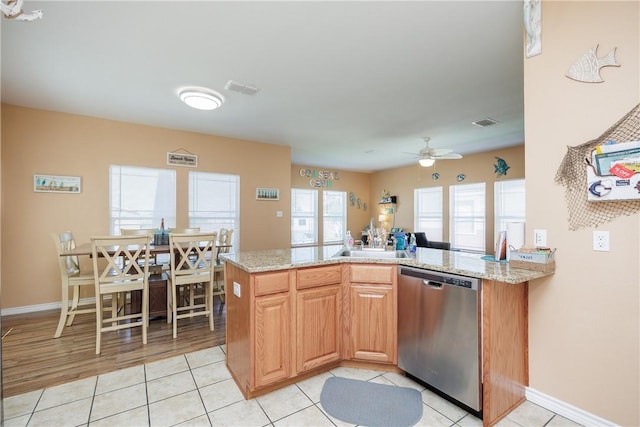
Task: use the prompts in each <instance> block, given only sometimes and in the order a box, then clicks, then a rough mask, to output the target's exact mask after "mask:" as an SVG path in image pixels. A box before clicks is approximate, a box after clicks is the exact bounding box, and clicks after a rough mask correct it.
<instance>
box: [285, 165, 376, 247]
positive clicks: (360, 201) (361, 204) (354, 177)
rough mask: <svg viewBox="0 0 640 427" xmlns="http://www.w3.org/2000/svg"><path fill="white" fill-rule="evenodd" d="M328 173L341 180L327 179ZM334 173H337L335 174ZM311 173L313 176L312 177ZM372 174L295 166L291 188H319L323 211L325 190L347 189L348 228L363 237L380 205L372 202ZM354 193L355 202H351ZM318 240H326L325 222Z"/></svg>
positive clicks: (293, 166) (356, 236)
mask: <svg viewBox="0 0 640 427" xmlns="http://www.w3.org/2000/svg"><path fill="white" fill-rule="evenodd" d="M323 172H328V173H329V175H328V176H330V177H331V176H333V177H334V178H335V177H336V176H337V179H329V180H326V179H324V178H321V177H324V176H327V175H326V174H325V173H323ZM331 174H333V175H331ZM308 175H311V176H308ZM370 176H371V175H370V174H368V173H362V172H350V171H343V170H338V169H330V168H318V167H315V166H304V165H292V166H291V188H303V189H310V188H315V189H317V190H318V199H319V200H318V210H319V212H322V190H335V191H346V192H347V230H350V231H351V233H352V235H353V237H354V238H355V239H359V238H360V232H361V231H362V230H364V227H365V226H366V225H367V224H369V219H370V218H371V217H372V216H373V215H376V218H377V205H376V206H373V209H372V206H371V205H370V204H369V179H370ZM351 193H353V197H354V198H355V202H354V203H351V197H350V195H351ZM318 228H319V229H318V239H319V241H320V242H322V223H320V224H318Z"/></svg>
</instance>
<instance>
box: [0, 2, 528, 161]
mask: <svg viewBox="0 0 640 427" xmlns="http://www.w3.org/2000/svg"><path fill="white" fill-rule="evenodd" d="M35 9H42V11H43V14H44V17H43V19H42V20H37V21H32V22H22V21H14V20H7V19H3V21H2V51H1V52H2V102H5V103H9V104H15V105H20V106H27V107H33V108H39V109H45V110H53V111H62V112H68V113H74V114H82V115H87V116H94V117H102V118H108V119H113V120H121V121H127V122H135V123H142V124H148V125H153V126H161V127H167V128H172V129H182V130H189V131H194V132H200V133H205V134H215V135H224V136H228V137H233V138H241V139H247V140H251V141H257V142H266V143H273V144H282V145H288V146H290V147H291V155H292V162H293V163H296V164H305V165H309V166H316V167H325V168H335V169H345V170H355V171H374V170H381V169H386V168H390V167H397V166H403V165H409V164H413V163H415V162H416V160H415V158H413V156H412V155H410V154H406V153H417V152H418V151H419V150H420V149H421V148H423V147H424V142H423V141H422V139H421V138H422V137H423V136H430V137H431V143H430V145H431V146H432V147H434V148H452V149H454V150H455V151H458V152H460V153H462V154H470V153H475V152H480V151H486V150H488V149H493V148H501V147H509V146H514V145H518V144H522V143H524V120H523V116H524V106H523V67H522V65H523V60H522V57H523V48H522V45H523V39H522V2H520V1H494V2H489V1H469V2H461V1H410V2H398V1H389V2H382V1H371V2H368V1H355V2H342V1H340V2H338V1H324V2H307V1H297V2H272V1H257V2H246V1H242V2H235V1H234V2H222V1H195V2H188V1H170V2H167V1H139V2H129V1H102V2H99V1H83V2H77V1H71V2H61V1H30V0H26V1H25V4H24V10H25V12H29V11H31V10H35ZM228 80H234V81H237V82H240V83H243V84H247V85H252V86H256V87H258V88H259V89H260V91H259V92H258V93H257V94H256V95H254V96H248V95H243V94H240V93H237V92H231V91H227V90H225V89H224V86H225V84H226V83H227V81H228ZM187 85H195V86H205V87H209V88H211V89H213V90H215V91H218V92H219V93H221V94H222V95H223V96H224V98H225V103H224V105H223V106H222V107H221V108H219V109H218V110H214V111H199V110H193V109H191V108H189V107H187V106H185V105H184V104H182V103H181V102H180V101H179V100H178V98H177V96H176V93H177V90H178V88H180V87H181V86H187ZM486 117H490V118H493V119H495V120H497V121H498V124H496V125H494V126H491V127H486V128H480V127H477V126H474V125H472V124H471V122H472V121H475V120H480V119H484V118H486ZM446 161H447V162H454V161H455V160H446Z"/></svg>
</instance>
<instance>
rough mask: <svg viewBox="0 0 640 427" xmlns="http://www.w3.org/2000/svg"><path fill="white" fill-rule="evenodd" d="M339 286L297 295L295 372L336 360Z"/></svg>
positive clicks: (338, 351) (338, 357)
mask: <svg viewBox="0 0 640 427" xmlns="http://www.w3.org/2000/svg"><path fill="white" fill-rule="evenodd" d="M340 296H341V295H340V286H322V287H318V288H312V289H306V290H304V291H299V292H298V295H297V306H296V310H297V322H296V333H297V335H298V336H297V339H296V344H297V346H296V347H297V365H298V366H297V372H298V373H300V372H305V371H308V370H310V369H313V368H317V367H318V366H322V365H325V364H327V363H330V362H335V361H338V360H340V341H341V338H342V337H341V336H340V333H341V332H342V328H341V325H342V323H341V322H340V312H341V306H342V304H341V298H340Z"/></svg>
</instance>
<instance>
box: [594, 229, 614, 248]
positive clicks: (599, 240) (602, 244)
mask: <svg viewBox="0 0 640 427" xmlns="http://www.w3.org/2000/svg"><path fill="white" fill-rule="evenodd" d="M593 250H594V251H602V252H609V250H610V248H609V232H608V231H602V230H594V231H593Z"/></svg>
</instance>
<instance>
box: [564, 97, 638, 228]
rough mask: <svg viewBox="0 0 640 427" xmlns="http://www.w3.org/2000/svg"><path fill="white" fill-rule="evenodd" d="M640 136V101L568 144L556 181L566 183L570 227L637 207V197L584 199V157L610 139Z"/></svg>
mask: <svg viewBox="0 0 640 427" xmlns="http://www.w3.org/2000/svg"><path fill="white" fill-rule="evenodd" d="M639 139H640V104H638V105H636V106H635V108H634V109H633V110H631V111H629V112H628V113H627V114H626V115H625V116H624V117H623V118H622V119H620V120H619V121H618V122H617V123H616V124H615V125H613V126H611V127H610V128H609V129H607V131H606V132H605V133H603V134H602V135H600V136H599V137H598V138H596V139H593V140H591V141H588V142H585V143H584V144H581V145H578V146H576V147H567V148H568V150H567V154H566V155H565V156H564V159H563V160H562V163H561V164H560V167H559V168H558V171H557V172H556V177H555V181H556V182H557V183H559V184H562V185H564V186H565V187H566V191H565V198H566V200H567V205H568V208H569V229H570V230H577V229H578V228H580V227H588V226H591V225H599V224H603V223H605V222H609V221H611V220H612V219H614V218H616V217H619V216H622V215H632V214H634V213H636V212H638V211H640V200H613V201H606V202H588V201H587V168H586V166H587V160H588V159H589V158H590V157H591V152H592V151H593V149H594V148H595V147H596V146H598V145H602V144H604V143H606V142H607V141H610V140H613V141H616V142H626V141H635V140H639Z"/></svg>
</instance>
